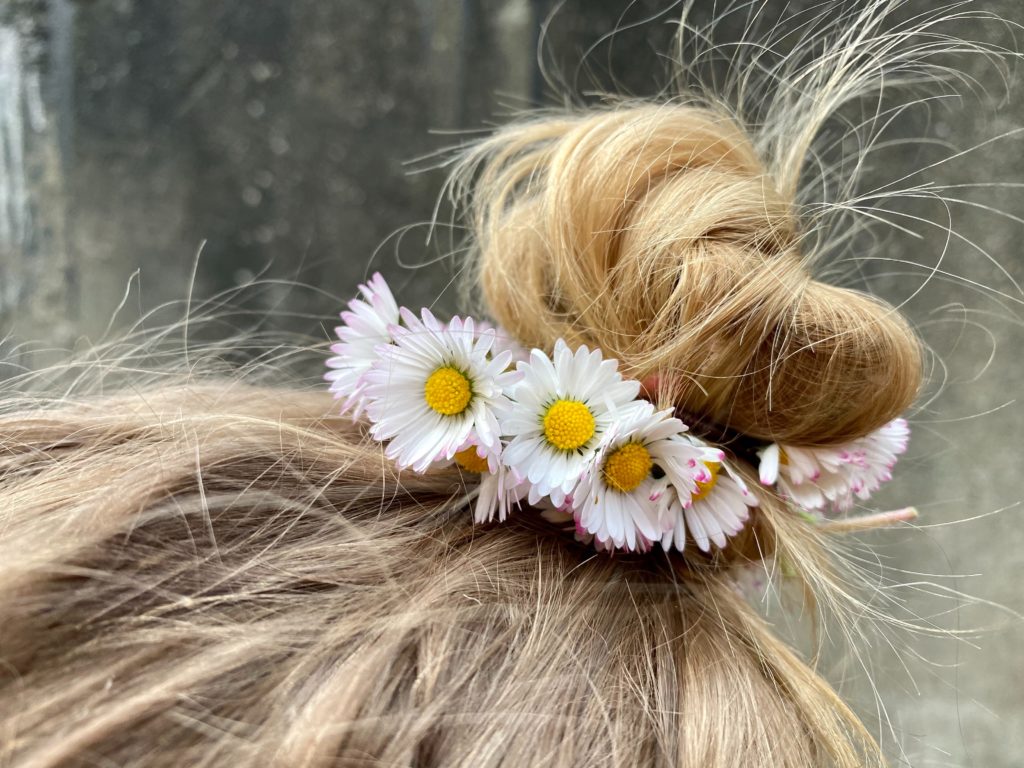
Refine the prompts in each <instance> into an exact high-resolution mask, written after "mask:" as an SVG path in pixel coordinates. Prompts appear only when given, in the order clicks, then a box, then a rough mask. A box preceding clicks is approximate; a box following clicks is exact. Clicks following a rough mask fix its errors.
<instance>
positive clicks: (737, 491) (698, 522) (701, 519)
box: [657, 459, 757, 552]
mask: <svg viewBox="0 0 1024 768" xmlns="http://www.w3.org/2000/svg"><path fill="white" fill-rule="evenodd" d="M704 467H705V470H706V472H705V473H704V474H703V476H702V477H701V478H700V479H699V480H698V481H697V486H698V488H697V491H696V492H695V493H694V494H693V495H692V496H690V498H689V499H688V500H685V501H684V500H682V498H681V497H679V496H678V495H677V494H676V492H675V489H673V488H671V487H665V486H661V487H659V488H658V489H657V493H658V496H657V500H658V501H659V503H661V504H662V505H663V506H664V507H666V508H668V509H669V510H670V511H671V517H672V525H671V527H670V528H669V529H668V531H667V532H666V533H665V534H664V535H663V536H662V537H661V545H662V546H663V547H664V548H665V549H666V550H668V549H672V548H673V547H675V549H677V550H679V551H680V552H682V551H683V548H684V547H685V546H686V538H687V531H689V536H690V538H692V539H693V541H694V543H695V544H696V545H697V547H698V549H700V550H701V551H702V552H707V551H708V550H710V549H711V544H712V543H714V544H715V546H717V547H719V548H723V547H725V545H726V544H727V537H729V536H735V535H736V534H737V533H739V532H740V531H741V530H743V526H744V524H745V523H746V522H747V520H748V519H749V518H750V507H756V506H757V499H756V498H754V496H753V494H751V493H750V491H749V490H748V488H747V486H746V483H744V482H743V480H742V479H740V477H739V476H738V475H736V474H734V473H733V472H732V471H731V470H730V469H729V467H728V465H727V464H726V463H725V462H724V461H722V460H721V459H719V460H718V461H708V462H705V463H704Z"/></svg>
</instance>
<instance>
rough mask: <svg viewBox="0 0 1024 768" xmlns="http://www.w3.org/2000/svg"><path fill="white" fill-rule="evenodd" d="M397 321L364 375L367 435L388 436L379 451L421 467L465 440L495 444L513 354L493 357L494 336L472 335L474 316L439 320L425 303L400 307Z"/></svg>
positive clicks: (449, 456)
mask: <svg viewBox="0 0 1024 768" xmlns="http://www.w3.org/2000/svg"><path fill="white" fill-rule="evenodd" d="M401 319H402V322H403V323H404V327H398V326H394V325H392V326H391V327H390V330H391V333H392V335H393V343H392V344H390V345H386V346H378V347H377V354H378V356H379V359H378V360H377V362H375V363H374V364H373V365H372V366H371V368H370V370H369V371H368V372H367V373H366V374H365V376H364V380H365V385H364V394H365V397H366V398H367V400H368V405H367V414H368V415H369V417H370V420H371V421H372V422H373V425H372V426H371V427H370V434H371V435H372V436H373V437H374V438H376V439H377V440H380V441H382V442H383V441H390V442H389V443H388V446H387V448H386V449H385V455H386V456H387V457H388V458H389V459H393V460H394V461H395V462H396V463H397V464H398V466H399V467H402V468H405V467H411V468H412V469H413V470H414V471H416V472H423V471H425V470H426V469H427V467H429V466H430V465H431V464H432V463H434V462H437V461H445V460H450V459H452V458H453V457H454V456H455V454H456V453H457V452H458V451H459V450H461V449H463V448H465V447H466V446H467V445H468V444H469V443H470V442H471V441H474V442H475V443H476V444H478V445H481V446H484V447H485V448H487V449H491V450H496V449H497V448H498V447H499V442H500V430H499V426H498V414H499V413H501V412H502V411H503V409H505V408H506V407H507V406H508V398H507V397H506V396H505V390H506V389H507V388H508V387H510V386H511V385H512V384H513V383H514V382H515V381H516V379H517V378H518V377H519V374H517V373H516V372H515V371H508V370H507V368H508V365H509V363H510V362H511V359H512V358H511V353H509V352H503V353H501V354H499V355H497V356H495V357H491V356H490V355H489V354H488V353H489V351H490V349H491V346H492V345H493V343H494V334H493V332H485V333H483V334H480V335H479V336H477V334H476V333H475V328H474V324H473V320H472V318H466V319H462V318H459V317H456V318H453V319H452V320H451V321H450V322H449V323H447V324H442V323H441V322H440V321H439V320H437V319H436V318H435V317H434V316H433V315H432V314H431V313H430V311H429V310H427V309H424V310H423V313H422V316H421V317H420V318H417V317H416V316H415V315H414V314H413V313H412V312H410V311H409V310H407V309H404V308H403V309H402V310H401Z"/></svg>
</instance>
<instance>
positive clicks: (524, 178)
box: [463, 103, 921, 444]
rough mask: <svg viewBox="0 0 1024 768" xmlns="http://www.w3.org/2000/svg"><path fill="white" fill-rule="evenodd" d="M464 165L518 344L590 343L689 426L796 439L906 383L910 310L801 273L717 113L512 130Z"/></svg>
mask: <svg viewBox="0 0 1024 768" xmlns="http://www.w3.org/2000/svg"><path fill="white" fill-rule="evenodd" d="M463 174H464V179H463V184H464V185H465V186H466V187H467V188H469V189H471V190H472V192H471V196H470V197H469V198H468V199H470V200H471V201H472V208H473V233H474V237H475V248H476V251H477V254H478V259H479V270H478V274H479V279H480V283H481V286H482V289H483V293H484V295H485V297H486V303H487V306H488V308H489V309H490V311H491V312H492V313H493V314H494V316H495V317H496V318H497V319H498V320H499V321H500V322H501V323H502V324H503V325H505V326H506V327H507V328H509V329H510V331H512V332H513V334H514V335H516V336H518V337H519V338H520V339H522V340H523V342H524V343H526V344H528V345H534V346H538V347H541V348H550V347H551V345H552V344H553V343H554V341H555V339H557V338H559V337H563V338H566V339H568V340H570V341H571V342H574V343H586V344H588V345H591V346H597V347H600V348H601V349H602V350H604V351H605V352H606V354H608V355H611V356H613V357H617V358H619V359H620V360H622V361H623V363H624V365H625V367H626V369H627V370H628V371H629V373H630V374H631V375H633V376H635V377H637V378H641V379H645V378H648V379H649V378H650V377H656V380H657V381H658V383H659V387H658V390H659V391H658V394H659V397H660V398H662V399H663V400H666V401H668V402H671V404H673V405H676V406H678V407H679V408H680V409H681V410H682V411H683V412H684V413H686V414H688V415H689V416H690V419H689V420H691V421H693V420H697V421H705V420H706V421H708V422H710V428H712V429H714V428H718V429H724V430H728V431H733V432H738V433H742V434H744V435H748V436H752V437H756V438H761V439H767V440H778V441H784V442H790V443H797V444H817V443H834V442H841V441H844V440H849V439H852V438H855V437H859V436H862V435H864V434H866V433H868V432H870V431H871V430H873V429H876V428H878V427H880V426H881V425H882V424H884V423H886V422H887V421H889V420H890V419H892V418H893V417H895V416H896V415H898V414H899V413H900V412H902V411H903V410H905V409H906V408H907V406H908V405H910V403H911V402H913V400H914V398H915V396H916V394H917V391H918V387H919V384H920V370H921V350H920V346H919V343H918V341H917V338H916V337H915V335H914V333H913V332H912V331H911V329H910V328H909V326H908V325H907V323H906V321H905V320H904V319H903V318H902V317H901V316H900V315H899V313H898V312H896V311H895V310H894V309H893V308H892V307H889V306H886V305H885V304H884V303H882V302H880V301H878V300H876V299H873V298H870V297H868V296H865V295H863V294H860V293H857V292H854V291H851V290H847V289H844V288H838V287H835V286H831V285H826V284H824V283H821V282H818V281H817V280H814V279H813V278H812V277H811V275H810V272H809V269H808V259H807V258H805V257H804V255H803V254H802V252H801V236H800V222H799V218H798V215H797V214H798V211H797V206H796V203H795V201H794V200H793V199H791V198H788V197H786V196H785V195H783V194H782V193H781V192H780V191H779V190H778V188H777V185H776V183H775V181H774V179H773V177H772V176H771V175H770V174H769V173H768V172H767V171H766V163H765V162H764V161H763V160H762V158H760V157H759V156H758V152H757V151H756V150H755V148H754V143H753V140H752V138H751V137H750V136H749V135H748V134H747V133H746V132H745V131H744V130H743V129H742V128H741V127H740V126H739V125H738V124H737V122H736V121H735V120H733V119H731V118H730V117H728V116H727V115H725V114H723V113H721V112H719V111H715V110H713V109H710V108H705V107H700V106H694V105H690V104H686V103H681V104H679V103H670V104H625V105H622V106H620V107H618V108H615V109H608V110H601V111H597V112H593V111H588V112H585V113H582V114H579V115H577V116H574V117H568V118H562V119H556V120H550V119H549V120H540V121H534V122H527V123H524V124H521V125H513V126H510V127H507V128H505V129H503V130H501V131H499V132H498V133H497V134H496V135H495V136H493V137H492V138H491V139H490V140H488V141H486V142H484V143H483V144H482V145H480V146H479V147H478V148H477V149H476V150H475V151H473V152H472V153H470V154H469V156H468V157H467V159H466V162H465V164H464V166H463Z"/></svg>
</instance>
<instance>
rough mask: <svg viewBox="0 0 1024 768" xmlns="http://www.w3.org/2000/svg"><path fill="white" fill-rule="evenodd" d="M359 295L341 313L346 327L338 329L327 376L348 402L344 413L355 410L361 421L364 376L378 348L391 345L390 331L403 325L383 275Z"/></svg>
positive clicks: (338, 395) (336, 392) (361, 288)
mask: <svg viewBox="0 0 1024 768" xmlns="http://www.w3.org/2000/svg"><path fill="white" fill-rule="evenodd" d="M359 292H360V293H361V294H362V295H363V298H362V299H353V300H352V301H350V302H349V304H348V311H346V312H342V313H341V319H342V320H343V321H344V325H340V326H338V327H337V328H335V329H334V332H335V333H336V334H338V338H339V339H341V341H340V342H339V343H336V344H332V345H331V352H333V353H334V357H331V358H329V359H328V360H327V367H328V368H329V369H330V370H329V371H327V373H325V374H324V378H325V379H326V380H327V381H329V382H330V383H331V385H330V391H331V392H333V393H334V397H335V398H339V399H343V400H344V402H343V403H342V409H341V412H342V413H345V412H346V411H348V410H350V409H351V410H352V411H353V418H357V419H358V418H359V416H360V414H361V413H362V411H363V409H364V408H365V407H366V396H365V395H364V394H363V390H364V386H365V382H364V381H363V376H364V375H365V374H366V372H367V371H368V370H370V366H371V365H373V363H374V362H375V361H376V360H377V347H378V346H379V345H381V344H390V343H391V330H390V328H391V327H392V326H395V325H398V323H399V314H398V304H397V303H396V302H395V297H394V296H393V295H392V294H391V289H390V288H388V284H387V282H385V280H384V278H383V276H382V275H381V274H380V273H379V272H377V273H375V274H374V275H373V277H372V278H370V280H369V281H368V282H367V283H365V284H363V285H360V286H359Z"/></svg>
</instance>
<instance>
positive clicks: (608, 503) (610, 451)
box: [572, 401, 722, 551]
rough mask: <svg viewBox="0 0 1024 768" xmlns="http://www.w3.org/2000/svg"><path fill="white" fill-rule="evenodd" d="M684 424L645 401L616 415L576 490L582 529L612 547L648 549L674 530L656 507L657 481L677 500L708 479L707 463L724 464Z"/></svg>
mask: <svg viewBox="0 0 1024 768" xmlns="http://www.w3.org/2000/svg"><path fill="white" fill-rule="evenodd" d="M685 431H686V425H685V424H683V422H681V421H680V420H679V419H676V418H673V417H672V410H671V409H669V410H664V411H656V410H655V408H654V406H653V405H651V404H650V403H648V402H645V401H638V402H637V403H634V404H631V405H629V406H627V407H626V408H625V409H623V410H622V411H620V413H619V414H618V415H617V416H616V420H615V423H614V424H613V425H612V427H611V429H610V430H609V432H608V434H607V436H606V437H605V439H604V440H603V441H602V444H601V448H600V449H599V451H598V453H597V455H596V457H595V459H594V461H593V462H592V463H591V464H590V466H589V468H588V470H587V471H586V472H585V473H584V475H583V477H582V478H581V479H580V483H579V485H578V486H577V487H576V489H575V490H574V491H573V494H572V497H573V507H574V509H575V512H576V513H577V515H578V520H579V524H580V526H581V527H582V528H583V530H584V531H586V532H587V533H592V534H594V536H595V537H596V539H597V541H599V542H601V543H602V544H605V545H608V546H610V547H615V548H618V549H627V550H630V551H635V550H637V549H643V550H645V551H646V550H647V549H649V548H650V542H651V541H656V540H658V539H660V538H661V537H662V534H664V533H665V531H666V530H667V529H668V528H669V527H670V526H671V525H672V523H673V520H672V518H671V516H670V514H668V512H669V510H668V509H667V508H666V507H664V506H662V505H660V504H659V503H658V496H657V494H656V493H655V485H656V483H657V482H658V480H657V479H656V478H657V477H664V479H665V480H666V482H667V483H669V484H671V485H672V486H673V488H674V489H675V490H676V492H677V494H678V496H680V497H684V498H689V497H690V496H691V495H692V494H694V493H697V492H699V490H700V488H699V481H700V479H701V478H704V477H706V475H707V469H706V467H705V465H704V463H703V462H704V461H705V460H718V461H720V460H721V459H722V454H721V452H720V451H715V450H709V449H707V448H705V447H703V446H698V445H695V444H694V443H693V442H691V441H689V440H687V439H686V438H684V437H683V433H684V432H685Z"/></svg>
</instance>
